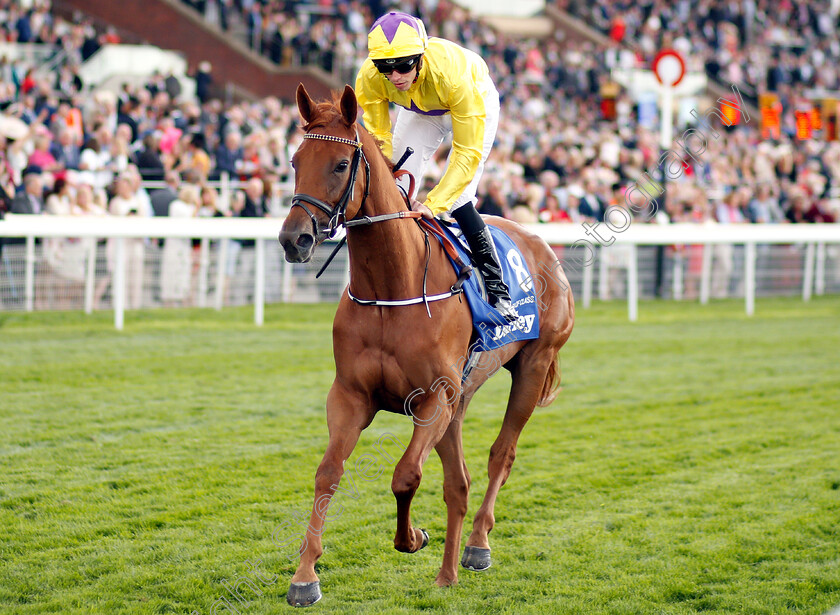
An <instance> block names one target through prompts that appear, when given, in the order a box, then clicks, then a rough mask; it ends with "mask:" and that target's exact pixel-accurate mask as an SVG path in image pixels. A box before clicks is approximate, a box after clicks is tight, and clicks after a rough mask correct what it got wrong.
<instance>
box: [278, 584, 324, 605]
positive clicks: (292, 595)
mask: <svg viewBox="0 0 840 615" xmlns="http://www.w3.org/2000/svg"><path fill="white" fill-rule="evenodd" d="M320 599H321V582H320V581H313V582H312V583H292V584H291V585H289V593H288V594H286V602H288V603H289V604H291V605H292V606H311V605H313V604H315V603H316V602H318V601H319V600H320Z"/></svg>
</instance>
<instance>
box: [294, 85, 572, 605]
mask: <svg viewBox="0 0 840 615" xmlns="http://www.w3.org/2000/svg"><path fill="white" fill-rule="evenodd" d="M297 105H298V109H299V110H300V114H301V117H302V118H303V120H304V122H305V125H304V131H305V133H306V134H305V137H304V141H303V143H302V145H301V146H300V148H299V149H298V150H297V152H296V153H295V155H294V157H293V159H292V162H293V166H294V168H295V171H296V172H295V192H296V194H295V196H294V197H293V205H292V209H291V211H290V212H289V215H288V217H287V218H286V220H285V222H284V223H283V228H282V230H281V232H280V237H279V239H280V243H281V244H282V245H283V248H284V250H285V253H286V260H287V261H289V262H293V263H301V262H306V261H308V260H309V259H310V258H311V257H312V254H313V251H314V248H315V246H316V245H318V244H320V243H321V242H323V241H324V240H325V239H327V238H328V237H329V236H330V235H331V232H332V231H333V230H334V229H335V228H336V227H337V226H340V225H346V227H347V245H348V249H349V253H350V284H349V286H348V288H347V290H346V291H345V292H344V293H343V294H342V297H341V299H340V301H339V304H338V309H337V311H336V314H335V320H334V322H333V354H334V355H335V366H336V374H335V380H334V381H333V383H332V386H331V387H330V391H329V393H328V395H327V404H326V405H327V426H328V428H329V443H328V444H327V449H326V451H325V453H324V457H323V460H322V461H321V465H320V466H318V470H317V473H316V475H315V503H314V505H313V510H312V514H311V516H310V520H309V527H308V529H307V533H308V534H307V536H306V539H305V540H304V544H303V546H302V548H301V552H302V555H301V558H300V563H299V565H298V568H297V571H296V572H295V574H294V576H293V577H292V582H291V586H290V588H289V593H288V594H287V596H286V599H287V601H288V602H289V604H292V605H295V606H305V605H309V604H313V603H315V602H317V601H318V600H319V599H320V598H321V590H320V581H319V579H318V576H317V575H316V574H315V563H316V562H317V561H318V558H319V557H320V556H321V553H322V545H321V534H322V532H323V529H324V522H325V509H326V508H327V507H328V505H329V498H330V497H331V496H332V495H333V494H334V490H335V489H336V486H337V485H338V483H339V481H340V480H341V477H342V475H343V473H344V462H345V461H346V460H347V459H348V457H350V454H351V453H352V452H353V448H354V447H355V446H356V443H357V441H358V439H359V436H360V434H361V432H362V430H363V429H365V428H366V427H367V426H368V425H370V423H371V421H372V420H373V417H374V415H375V414H376V412H377V411H378V410H380V409H385V410H388V411H392V412H397V413H400V414H409V413H410V414H411V415H412V417H413V422H414V429H413V433H412V436H411V439H410V441H409V443H408V446H407V447H406V449H405V452H404V453H403V455H402V457H401V458H400V459H399V461H398V462H397V464H396V466H395V468H394V475H393V479H392V481H391V489H392V491H393V493H394V497H395V498H396V500H397V530H396V535H395V536H394V547H395V548H396V549H397V550H398V551H403V552H406V553H414V552H415V551H418V550H420V549H422V548H423V547H425V546H426V544H427V543H428V540H429V538H428V534H427V533H426V532H425V530H421V529H419V528H417V527H415V526H414V525H412V522H411V516H410V507H411V500H412V498H413V497H414V494H415V492H416V491H417V488H418V487H419V485H420V479H421V477H422V473H423V464H424V462H425V461H426V459H427V458H428V456H429V453H431V451H432V449H433V448H434V449H435V450H437V453H438V455H439V456H440V459H441V462H442V464H443V474H444V476H443V499H444V501H445V503H446V509H447V521H446V541H445V546H444V551H443V564H442V566H441V568H440V572H439V573H438V575H437V578H436V583H437V584H438V585H439V586H447V585H452V584H455V583H457V582H458V566H457V564H458V554H459V551H460V548H461V532H462V528H463V524H464V517H465V516H466V513H467V496H468V493H469V488H470V475H469V473H468V472H467V466H466V464H465V462H464V451H463V448H462V442H461V427H462V424H463V421H464V413H465V411H466V409H467V405H468V404H469V402H470V399H471V398H472V396H473V394H474V393H475V392H476V390H477V389H478V387H480V386H481V385H482V384H483V383H484V382H485V381H486V380H487V378H489V376H490V375H492V372H494V371H495V368H496V367H500V366H504V367H505V368H506V369H508V370H509V371H510V373H511V378H512V386H511V391H510V397H509V399H508V404H507V410H506V412H505V417H504V421H503V424H502V428H501V431H500V433H499V435H498V437H497V438H496V441H495V442H494V444H493V446H492V448H491V449H490V460H489V463H488V474H489V477H490V481H489V484H488V487H487V493H486V494H485V496H484V501H483V502H482V504H481V507H480V508H479V509H478V512H477V513H476V515H475V519H474V521H473V530H472V533H471V534H470V536H469V538H468V539H467V543H466V547H465V550H464V557H463V559H462V562H461V563H462V565H463V566H464V567H466V568H469V569H472V570H483V569H485V568H488V567H489V566H490V544H489V542H488V539H487V535H488V533H489V532H490V530H491V529H493V524H494V517H493V510H494V507H495V503H496V497H497V495H498V493H499V489H500V488H501V487H502V485H504V483H505V481H506V480H507V478H508V475H509V474H510V470H511V466H512V464H513V460H514V457H515V453H516V444H517V440H518V439H519V434H520V432H521V431H522V428H523V427H524V426H525V423H526V422H527V421H528V419H529V418H530V416H531V413H532V412H533V411H534V407H535V406H537V405H539V406H545V405H548V404H549V403H551V401H552V400H553V399H554V397H555V396H556V388H557V386H558V384H559V379H560V373H559V366H558V352H559V351H560V348H561V347H562V346H563V344H564V343H565V342H566V340H567V339H568V338H569V335H571V332H572V326H573V323H574V300H573V298H572V293H571V292H570V290H569V285H568V281H567V280H566V277H565V275H564V273H563V271H562V268H561V267H560V264H559V263H558V262H557V258H556V256H555V254H554V252H553V251H552V250H551V249H550V248H549V246H548V245H547V244H546V243H545V242H544V241H543V240H542V239H540V238H539V237H537V236H535V235H533V234H531V233H529V232H527V231H526V230H525V229H523V228H522V227H521V226H519V225H517V224H515V223H513V222H510V221H507V220H504V219H501V218H496V217H489V218H487V222H488V224H492V225H494V226H498V227H499V228H501V229H504V231H505V232H506V233H507V234H508V235H510V237H511V238H512V239H513V241H514V242H515V243H516V245H517V246H518V247H519V249H520V250H521V251H522V254H523V256H524V257H525V260H526V261H527V265H528V268H529V270H530V271H531V272H538V271H551V272H552V274H553V275H542V276H541V277H540V286H541V288H539V296H538V304H539V306H540V307H539V309H540V313H539V338H538V339H533V340H527V341H520V342H514V343H510V344H507V345H505V346H502V347H500V348H498V349H496V350H493V351H486V352H481V353H480V354H478V355H477V356H478V357H479V360H478V363H477V364H476V365H475V367H474V368H473V369H472V371H471V372H470V375H469V377H468V378H467V379H466V381H464V382H463V383H462V382H461V377H460V374H458V375H455V374H454V373H453V367H452V366H456V365H463V364H464V362H465V361H466V360H467V359H468V358H469V357H470V344H471V342H473V341H474V337H473V328H472V321H471V316H470V308H469V306H468V305H467V303H466V301H463V300H460V298H459V297H454V298H448V297H449V292H450V290H451V288H452V286H453V284H454V283H455V281H456V275H455V272H454V270H453V268H452V266H451V264H450V263H449V262H448V260H447V257H446V254H445V253H444V250H443V249H442V248H441V245H440V243H439V242H437V241H435V240H434V239H432V241H431V242H430V243H431V246H430V247H429V246H428V245H427V243H426V236H425V234H424V231H423V230H422V229H421V226H420V225H419V224H418V223H417V220H415V219H412V218H414V217H416V216H415V214H414V212H409V211H408V210H407V207H406V203H405V200H404V198H403V196H402V194H401V192H400V191H399V189H398V188H397V185H396V184H395V182H394V178H393V175H392V167H391V165H390V163H389V162H388V161H387V160H386V159H385V157H384V156H383V155H382V154H381V152H380V150H379V147H378V145H377V143H376V141H375V139H374V138H373V137H372V136H371V135H370V134H369V133H368V132H367V131H366V130H365V129H364V128H363V127H362V126H360V125H359V124H357V123H356V117H357V110H358V109H357V102H356V96H355V92H354V91H353V89H352V88H351V87H350V86H349V85H348V86H346V87H345V89H344V92H343V93H342V94H341V96H340V97H339V96H338V95H336V96H335V97H334V100H333V101H332V102H320V103H317V104H316V103H315V102H314V101H313V100H312V99H311V98H310V97H309V94H308V93H307V92H306V90H305V89H304V87H303V85H302V84H301V85H300V86H298V89H297ZM405 218H408V219H405ZM427 263H428V264H427ZM533 277H536V276H533ZM351 292H352V296H353V297H354V298H361V299H365V300H382V301H386V302H387V301H392V300H393V301H397V300H402V299H410V298H421V297H427V298H428V299H429V302H425V301H422V300H421V299H418V300H417V301H419V302H417V303H412V304H408V305H400V306H392V305H385V306H382V305H364V304H361V303H358V302H356V301H355V300H354V298H353V299H351V295H350V293H351ZM435 295H439V297H437V298H438V299H440V300H435V298H436V297H435ZM427 310H429V314H430V315H431V318H430V317H429V315H428V314H427ZM442 382H445V383H447V385H446V386H444V387H441V386H440V383H442ZM407 400H410V402H407Z"/></svg>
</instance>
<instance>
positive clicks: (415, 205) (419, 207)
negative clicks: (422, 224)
mask: <svg viewBox="0 0 840 615" xmlns="http://www.w3.org/2000/svg"><path fill="white" fill-rule="evenodd" d="M411 211H419V212H420V213H421V214H423V217H424V218H426V219H427V220H431V219H432V218H434V217H435V215H434V214H433V213H432V210H431V209H429V208H428V207H426V206H425V205H423V203H421V202H420V201H418V200H416V199H412V200H411Z"/></svg>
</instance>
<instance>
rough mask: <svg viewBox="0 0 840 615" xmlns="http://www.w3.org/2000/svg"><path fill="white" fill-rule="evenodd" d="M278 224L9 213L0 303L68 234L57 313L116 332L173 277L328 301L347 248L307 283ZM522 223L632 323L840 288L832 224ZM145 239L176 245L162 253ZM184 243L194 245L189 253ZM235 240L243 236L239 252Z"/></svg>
mask: <svg viewBox="0 0 840 615" xmlns="http://www.w3.org/2000/svg"><path fill="white" fill-rule="evenodd" d="M282 223H283V220H282V219H279V218H209V219H204V218H199V219H194V218H193V219H184V218H134V217H131V218H116V217H101V218H99V217H63V216H47V215H44V216H21V215H17V216H15V215H9V216H7V217H6V219H5V220H3V221H0V237H8V238H24V239H23V241H24V243H23V244H20V245H5V246H4V249H3V250H4V251H3V263H2V269H0V298H2V299H3V302H4V303H3V307H0V309H22V310H26V311H33V310H35V309H54V308H55V307H56V306H53V305H52V304H49V302H48V301H46V300H41V299H39V292H41V291H39V288H41V289H46V290H44V291H43V292H47V293H49V292H53V291H54V289H53V288H52V286H51V285H55V284H57V282H56V279H57V278H56V276H54V275H52V277H51V272H54V269H55V263H52V265H50V262H51V261H50V257H49V254H50V250H51V246H52V245H53V243H51V242H59V241H64V242H76V243H73V244H71V247H73V249H74V251H75V253H76V254H77V256H76V259H75V261H76V263H75V270H76V272H75V275H74V276H73V278H74V280H75V288H76V291H75V292H76V294H78V295H79V297H78V303H79V304H80V305H79V306H77V305H76V304H74V303H68V305H65V306H64V309H67V308H68V307H69V308H70V309H77V307H82V308H83V309H84V310H85V312H87V313H90V312H92V311H93V310H94V309H95V308H97V307H99V306H101V305H103V299H104V297H106V296H109V297H110V303H109V304H108V305H110V307H112V308H113V310H114V324H115V326H116V327H117V329H122V328H123V326H124V323H125V310H126V308H136V307H148V306H153V305H161V304H163V305H166V304H167V297H166V294H165V292H164V291H163V288H165V287H166V286H167V285H170V286H171V284H172V281H173V279H175V278H178V279H182V280H185V282H183V283H181V291H182V292H181V294H180V295H179V296H180V297H181V300H180V301H176V302H175V304H178V305H183V304H186V303H189V304H191V305H196V306H198V307H209V306H211V305H212V306H213V307H215V308H216V309H221V308H222V306H223V305H229V304H236V303H245V302H253V304H254V322H255V323H256V324H258V325H260V324H262V323H263V321H264V306H265V303H266V302H276V301H282V302H290V301H319V300H336V299H337V298H338V297H339V296H340V294H341V292H343V289H344V287H345V286H346V285H347V283H348V281H349V274H348V266H347V255H346V250H344V252H343V254H342V256H341V257H339V258H337V259H336V262H335V263H334V264H333V265H332V266H331V267H330V270H328V272H327V274H325V276H324V278H322V280H319V281H318V282H316V281H315V280H314V273H315V271H317V269H318V268H319V265H320V263H321V262H323V260H324V258H325V257H326V255H327V254H328V253H329V251H330V249H331V247H332V246H331V245H325V246H322V247H321V248H320V249H319V251H318V252H317V253H316V258H315V262H314V263H311V264H306V265H292V264H290V263H286V262H285V260H284V259H283V257H282V250H281V249H280V247H279V245H278V243H277V233H278V232H279V230H280V227H281V226H282ZM529 229H530V230H531V231H533V232H534V233H536V234H538V235H540V236H541V237H542V238H543V239H545V240H546V241H547V242H548V243H549V244H550V245H551V246H553V247H554V249H555V252H557V253H558V256H560V258H561V261H562V262H563V266H564V269H565V270H566V273H567V275H568V276H569V279H570V282H571V284H572V288H573V291H574V292H575V295H576V298H577V301H578V304H582V305H583V307H587V306H589V304H590V303H591V301H592V298H593V291H595V290H596V289H597V294H598V296H599V298H601V299H609V298H624V297H626V299H627V305H628V317H629V319H630V320H631V321H635V320H636V319H637V318H638V303H639V298H640V296H653V295H654V294H658V293H657V292H656V291H657V290H660V291H662V292H663V293H664V292H665V291H666V290H667V294H668V295H670V296H672V297H673V298H674V299H686V300H687V299H692V298H697V299H699V301H700V302H701V303H707V302H708V301H709V300H710V298H712V297H721V296H733V295H735V296H743V297H744V301H745V309H746V313H747V314H748V315H751V314H753V313H754V311H755V299H756V294H757V292H758V293H759V294H761V295H771V294H780V293H781V294H791V292H796V293H797V294H798V293H799V292H800V290H801V293H802V298H803V300H804V301H808V300H809V299H810V298H811V296H812V294H824V293H825V292H826V291H828V292H840V225H830V224H812V225H690V224H672V225H645V224H635V225H632V226H631V227H630V228H628V229H627V230H625V231H624V232H622V233H614V234H610V233H608V232H607V231H606V230H604V232H602V233H601V235H602V238H601V241H603V242H604V243H606V242H609V243H610V245H609V246H602V245H601V244H600V243H599V241H598V240H597V239H595V238H594V237H593V236H592V235H588V234H586V232H585V229H584V228H583V227H581V226H580V225H577V224H539V225H531V226H530V227H529ZM604 235H609V236H608V237H605V236H604ZM71 238H72V239H71ZM149 238H153V239H171V240H174V241H172V242H171V244H170V245H169V246H168V247H165V248H162V249H161V248H160V247H159V245H158V244H157V243H156V242H152V241H150V240H149ZM103 240H107V248H105V247H104V246H103ZM189 240H194V241H195V243H196V244H197V247H196V249H195V250H194V251H193V250H192V249H191V246H190V241H189ZM239 240H245V242H246V247H245V248H243V247H242V242H241V241H239ZM611 240H614V241H611ZM250 243H253V246H251V245H250ZM178 245H180V249H178ZM170 248H171V249H170ZM172 258H175V259H180V261H181V262H180V263H177V264H178V265H179V269H177V270H173V269H171V266H170V268H169V269H167V263H171V262H172ZM106 261H107V266H103V264H105V263H106ZM757 264H758V265H759V266H757ZM546 273H547V272H542V273H541V274H542V275H545V274H546ZM532 274H534V277H536V272H532ZM39 279H41V284H40V285H39V284H38V282H39ZM18 282H19V285H18ZM267 282H268V284H267ZM184 283H185V284H186V287H187V290H186V291H185V290H184ZM158 285H160V288H161V291H160V295H159V294H158V290H156V289H158ZM176 285H177V284H176ZM187 297H188V298H187ZM39 301H40V303H41V304H45V303H47V305H46V307H44V305H39ZM58 307H59V308H61V306H58Z"/></svg>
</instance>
